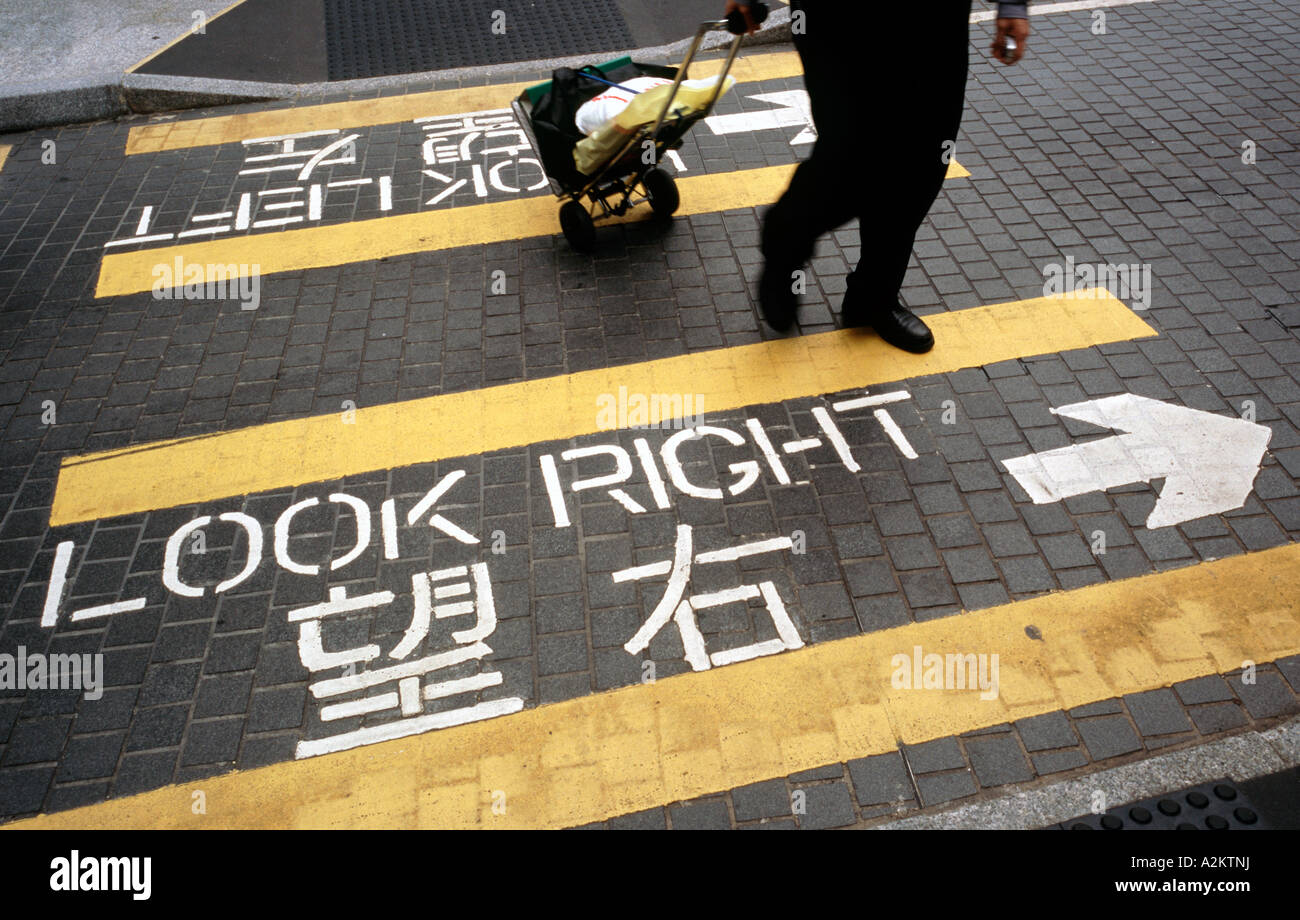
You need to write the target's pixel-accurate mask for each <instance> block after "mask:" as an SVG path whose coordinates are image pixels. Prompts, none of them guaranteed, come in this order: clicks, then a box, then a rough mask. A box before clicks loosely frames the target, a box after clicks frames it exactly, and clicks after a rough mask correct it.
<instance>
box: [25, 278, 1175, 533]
mask: <svg viewBox="0 0 1300 920" xmlns="http://www.w3.org/2000/svg"><path fill="white" fill-rule="evenodd" d="M927 320H928V321H929V322H930V324H931V326H932V327H933V329H934V333H935V338H936V340H937V342H938V344H937V345H936V346H935V348H934V349H933V350H932V351H930V352H929V353H927V354H925V355H910V354H907V353H905V352H903V351H900V350H898V349H896V348H892V347H890V346H888V345H886V344H884V343H883V342H882V341H881V340H880V339H878V338H876V337H875V336H872V335H866V334H863V333H861V332H857V331H854V330H840V331H837V332H826V333H821V334H818V335H808V336H800V337H796V338H789V339H779V340H776V341H770V342H760V343H757V344H753V345H741V346H736V347H734V348H726V349H720V350H712V351H702V352H696V353H694V354H688V355H680V356H677V357H673V358H663V359H660V360H656V361H646V362H642V363H638V364H629V365H624V366H621V367H610V368H599V369H595V370H589V371H581V372H578V373H574V374H568V375H564V376H557V377H545V378H542V379H539V380H526V381H523V382H521V383H512V384H506V385H504V386H497V387H489V388H487V389H482V390H474V391H470V392H465V393H449V394H446V395H443V396H430V397H426V398H423V399H415V400H409V401H406V402H398V403H390V404H387V405H382V406H372V407H365V408H360V409H356V410H355V414H354V415H353V416H352V418H353V423H352V424H343V423H342V422H341V421H340V416H339V415H337V414H334V413H331V414H329V415H317V416H311V417H308V418H302V419H293V420H289V421H284V422H273V423H270V424H266V425H257V426H254V427H252V428H245V429H242V430H239V431H228V432H220V433H215V434H211V435H201V436H196V437H192V438H181V439H176V440H169V441H161V442H155V443H152V444H141V445H136V446H133V447H126V448H122V449H119V450H112V451H105V452H101V453H95V454H88V455H85V456H81V457H74V458H71V459H68V460H65V461H64V462H63V466H62V468H61V469H60V471H59V481H58V486H57V488H56V489H55V494H54V502H53V507H52V509H51V511H50V524H51V525H52V526H62V525H64V524H71V523H74V522H77V521H87V520H92V519H96V518H104V517H113V516H116V515H120V514H132V513H135V512H140V511H150V510H153V509H157V508H169V507H173V506H176V505H185V504H191V503H194V502H201V501H208V500H211V499H217V498H224V497H228V496H234V495H246V494H252V493H256V492H263V491H266V490H269V489H276V488H282V487H286V486H296V485H302V484H304V483H309V482H321V481H326V480H332V479H338V478H341V477H344V476H349V475H353V474H357V473H363V472H368V471H373V470H381V469H391V468H394V467H401V466H409V465H412V464H416V463H425V462H429V461H433V460H438V459H442V458H449V457H463V456H471V455H477V454H482V453H487V452H489V451H493V450H500V449H504V448H509V447H518V446H521V445H525V444H534V443H539V442H544V441H553V440H559V439H566V438H574V437H580V436H582V435H587V434H593V433H595V432H597V431H599V430H601V413H600V412H599V411H598V407H599V406H601V405H602V399H604V400H605V401H608V399H609V397H610V394H613V393H618V392H619V387H620V386H623V387H626V388H627V392H633V393H636V392H641V393H694V394H699V398H700V399H702V400H703V401H702V402H701V403H700V404H701V405H705V406H708V407H709V411H710V412H724V411H727V410H730V409H735V408H740V407H744V406H753V405H761V404H765V403H776V402H781V401H783V400H788V399H796V398H800V397H807V396H818V395H821V394H824V393H835V392H839V391H842V390H849V389H852V388H855V387H867V386H872V385H876V384H881V383H886V382H889V381H896V380H903V379H906V378H909V377H917V376H922V375H926V374H938V373H945V372H949V371H955V370H959V369H961V368H964V367H979V366H981V365H985V364H991V363H994V362H997V361H1006V360H1011V359H1014V358H1020V357H1025V356H1027V355H1036V354H1047V353H1052V352H1059V351H1068V350H1070V349H1075V348H1087V347H1090V346H1093V345H1098V344H1102V343H1105V342H1118V341H1127V340H1129V339H1135V338H1142V337H1145V336H1151V335H1155V334H1156V332H1155V330H1154V329H1152V328H1151V327H1150V326H1148V325H1147V324H1146V323H1145V322H1143V321H1142V319H1141V318H1139V317H1138V316H1137V315H1136V314H1135V313H1133V311H1131V310H1130V309H1128V307H1126V306H1124V304H1123V303H1121V302H1120V301H1119V300H1117V299H1115V298H1114V297H1112V296H1111V295H1110V294H1108V293H1106V292H1105V291H1100V292H1099V293H1098V296H1097V298H1096V299H1087V298H1079V297H1077V296H1075V297H1072V298H1064V297H1057V298H1036V299H1033V300H1022V301H1014V302H1011V303H1005V304H1000V305H996V306H989V307H976V308H972V309H967V310H959V311H957V312H954V313H942V314H938V315H935V316H932V317H927ZM521 407H527V411H521ZM678 411H680V410H678ZM668 417H669V416H667V415H665V416H664V418H668ZM673 417H679V416H673ZM141 483H148V484H149V485H148V488H141V487H140V484H141Z"/></svg>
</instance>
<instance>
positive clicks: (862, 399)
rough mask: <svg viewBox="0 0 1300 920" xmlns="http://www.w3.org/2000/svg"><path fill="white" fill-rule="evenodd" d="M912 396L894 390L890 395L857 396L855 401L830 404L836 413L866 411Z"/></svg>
mask: <svg viewBox="0 0 1300 920" xmlns="http://www.w3.org/2000/svg"><path fill="white" fill-rule="evenodd" d="M911 398H912V394H911V393H907V392H904V391H903V390H895V391H894V392H892V393H876V394H875V395H872V396H859V397H858V398H856V399H843V400H840V401H839V402H835V403H831V408H832V409H834V410H835V411H836V412H850V411H852V410H854V409H866V408H868V407H870V406H886V405H888V404H889V403H896V402H902V401H903V400H905V399H911Z"/></svg>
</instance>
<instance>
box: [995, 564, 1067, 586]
mask: <svg viewBox="0 0 1300 920" xmlns="http://www.w3.org/2000/svg"><path fill="white" fill-rule="evenodd" d="M998 568H999V569H1001V570H1002V577H1003V578H1004V579H1005V580H1006V585H1007V590H1008V591H1010V592H1011V593H1012V594H1029V593H1033V592H1038V591H1050V590H1052V589H1053V588H1054V587H1056V582H1055V580H1053V578H1052V574H1051V572H1049V571H1048V570H1047V566H1046V565H1045V564H1044V563H1043V560H1042V559H1040V558H1038V557H1037V556H1018V557H1016V558H1013V559H999V560H998Z"/></svg>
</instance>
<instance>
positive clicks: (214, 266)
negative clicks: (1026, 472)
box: [95, 160, 970, 297]
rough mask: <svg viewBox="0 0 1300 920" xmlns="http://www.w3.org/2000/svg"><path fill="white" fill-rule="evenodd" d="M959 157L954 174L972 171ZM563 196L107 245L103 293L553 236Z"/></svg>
mask: <svg viewBox="0 0 1300 920" xmlns="http://www.w3.org/2000/svg"><path fill="white" fill-rule="evenodd" d="M795 165H796V164H790V165H787V166H767V167H763V168H761V169H747V170H739V171H737V172H730V173H719V174H713V175H698V176H685V177H682V178H679V179H678V181H677V185H678V189H679V191H680V193H681V198H682V203H681V207H680V208H679V209H678V211H677V213H678V214H681V215H690V214H709V213H713V212H715V211H729V210H734V209H737V208H753V207H760V206H762V205H767V204H771V203H772V202H773V201H776V199H777V198H778V197H780V195H781V193H782V192H783V191H785V188H786V186H787V185H789V183H790V176H791V174H792V173H793V172H794V169H795ZM969 175H970V173H969V172H967V171H966V169H965V168H964V167H962V166H961V164H959V163H957V162H956V161H955V160H954V161H953V162H952V163H951V164H949V168H948V178H957V177H960V176H969ZM558 207H559V206H558V204H557V202H556V200H555V199H554V198H551V197H545V196H542V197H532V198H516V199H512V200H509V201H495V202H490V203H488V204H478V205H469V206H466V207H460V208H442V209H439V210H434V211H423V212H417V213H414V214H398V215H394V216H392V217H374V218H370V219H369V220H356V221H350V222H348V223H342V224H326V225H324V226H319V227H302V228H299V229H296V230H284V231H280V232H276V233H254V234H249V235H245V236H235V237H227V238H225V239H220V240H204V241H202V242H198V243H180V244H177V245H174V246H160V247H155V248H152V249H140V250H136V251H134V252H118V253H109V254H107V255H105V256H104V258H103V261H102V262H101V263H100V268H99V280H98V282H97V284H96V286H95V296H96V297H116V296H119V295H122V294H139V293H143V292H145V291H149V290H152V289H153V286H154V283H155V280H156V278H157V275H156V274H155V271H156V269H158V267H159V266H165V267H166V268H167V269H168V270H169V271H170V270H171V269H172V266H174V265H175V263H176V260H177V259H180V260H181V262H182V263H183V265H185V266H186V268H187V269H188V268H189V267H190V266H199V267H200V268H202V269H203V272H204V276H203V283H204V284H205V285H206V284H208V283H209V282H211V283H213V284H221V285H222V286H221V288H220V289H221V290H227V289H228V288H226V287H225V285H228V284H230V283H232V282H233V281H235V280H236V279H238V278H242V277H246V276H248V275H251V274H254V273H258V274H261V275H273V274H277V273H280V272H292V271H302V270H304V269H311V268H326V267H329V266H334V265H344V264H347V263H349V262H363V261H368V260H374V259H383V258H389V257H392V256H403V255H411V254H413V253H417V252H431V251H434V250H439V249H454V248H456V247H458V246H479V245H483V244H486V243H499V242H502V241H505V240H520V239H527V238H530V237H537V236H549V235H552V234H556V233H559V232H560V226H559V218H558V216H557V215H558V213H559V212H558ZM650 214H651V212H650V209H649V206H648V205H645V204H642V205H640V206H638V207H637V208H635V209H633V210H632V211H630V212H628V213H627V214H625V215H623V216H622V217H617V218H611V219H609V220H606V221H602V222H601V223H602V224H606V223H628V222H633V221H641V220H645V219H647V218H648V217H649V216H650Z"/></svg>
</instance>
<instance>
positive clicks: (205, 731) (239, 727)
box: [181, 718, 244, 766]
mask: <svg viewBox="0 0 1300 920" xmlns="http://www.w3.org/2000/svg"><path fill="white" fill-rule="evenodd" d="M243 728H244V720H243V719H242V718H239V719H219V720H215V721H211V722H195V723H194V724H193V725H191V726H190V728H189V732H188V734H187V736H186V739H185V746H184V748H182V750H181V764H182V766H188V765H193V764H217V763H233V762H234V760H235V757H236V755H237V754H238V753H239V738H240V735H241V734H242V732H243Z"/></svg>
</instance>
